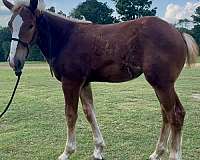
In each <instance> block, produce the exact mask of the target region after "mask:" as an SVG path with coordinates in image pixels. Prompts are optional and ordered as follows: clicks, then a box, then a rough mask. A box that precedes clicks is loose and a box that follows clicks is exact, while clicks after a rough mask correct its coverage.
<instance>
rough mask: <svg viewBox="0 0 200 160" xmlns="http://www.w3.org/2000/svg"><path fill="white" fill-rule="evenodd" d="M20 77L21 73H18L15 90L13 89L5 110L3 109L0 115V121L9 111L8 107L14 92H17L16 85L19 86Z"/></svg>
mask: <svg viewBox="0 0 200 160" xmlns="http://www.w3.org/2000/svg"><path fill="white" fill-rule="evenodd" d="M21 75H22V72H20V73H18V75H17V81H16V84H15V88H14V90H13V93H12V96H11V98H10V101H9V102H8V104H7V106H6V108H5V109H4V111H3V112H2V113H1V115H0V119H1V118H2V117H3V115H4V114H5V113H6V112H7V110H8V109H9V107H10V105H11V103H12V100H13V98H14V96H15V92H16V90H17V87H18V84H19V81H20V78H21Z"/></svg>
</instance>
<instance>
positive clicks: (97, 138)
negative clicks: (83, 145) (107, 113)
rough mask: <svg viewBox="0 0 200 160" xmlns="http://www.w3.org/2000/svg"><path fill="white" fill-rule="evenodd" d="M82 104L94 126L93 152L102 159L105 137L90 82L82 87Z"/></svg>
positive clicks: (94, 156) (96, 157)
mask: <svg viewBox="0 0 200 160" xmlns="http://www.w3.org/2000/svg"><path fill="white" fill-rule="evenodd" d="M80 98H81V102H82V106H83V111H84V113H85V115H86V118H87V120H88V122H89V123H90V125H91V127H92V132H93V135H94V143H95V149H94V153H93V158H94V159H98V160H102V159H103V157H102V152H103V147H104V146H105V144H104V140H103V137H102V135H101V132H100V129H99V126H98V124H97V120H96V116H95V112H94V107H93V97H92V90H91V86H90V84H88V85H87V86H84V87H83V88H82V89H81V94H80Z"/></svg>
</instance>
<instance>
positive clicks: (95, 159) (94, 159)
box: [92, 156, 105, 160]
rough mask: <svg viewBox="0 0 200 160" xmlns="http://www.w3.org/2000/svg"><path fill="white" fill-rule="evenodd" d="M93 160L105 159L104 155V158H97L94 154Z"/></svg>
mask: <svg viewBox="0 0 200 160" xmlns="http://www.w3.org/2000/svg"><path fill="white" fill-rule="evenodd" d="M92 160H105V159H104V158H103V157H102V158H95V157H94V156H92Z"/></svg>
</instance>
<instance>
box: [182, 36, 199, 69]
mask: <svg viewBox="0 0 200 160" xmlns="http://www.w3.org/2000/svg"><path fill="white" fill-rule="evenodd" d="M182 35H183V38H184V40H185V43H186V45H187V48H188V51H187V64H188V65H189V66H190V65H191V64H193V63H195V62H196V59H197V55H198V54H199V47H198V45H197V43H196V41H195V40H194V38H193V37H192V36H191V35H189V34H187V33H182Z"/></svg>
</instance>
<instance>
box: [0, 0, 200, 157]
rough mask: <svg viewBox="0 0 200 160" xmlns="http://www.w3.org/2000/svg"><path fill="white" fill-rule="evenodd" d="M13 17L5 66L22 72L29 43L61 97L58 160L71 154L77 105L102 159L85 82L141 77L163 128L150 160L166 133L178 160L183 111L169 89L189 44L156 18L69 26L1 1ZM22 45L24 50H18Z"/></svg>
mask: <svg viewBox="0 0 200 160" xmlns="http://www.w3.org/2000/svg"><path fill="white" fill-rule="evenodd" d="M3 2H4V4H5V5H6V7H8V8H9V9H10V10H12V12H13V15H12V17H11V20H10V22H9V27H10V28H11V30H12V38H13V39H12V42H11V49H10V55H9V63H10V66H11V67H12V68H13V69H14V71H15V72H16V73H18V72H21V70H22V69H23V66H24V63H25V58H26V55H27V52H28V48H27V47H26V46H27V45H28V44H31V43H32V42H33V41H34V40H35V41H36V43H37V45H38V46H39V47H40V49H41V50H42V52H43V54H44V56H45V57H46V59H47V61H48V63H49V64H50V66H51V68H52V70H53V72H54V74H55V76H56V78H57V79H58V80H59V81H61V83H62V88H63V92H64V97H65V114H66V119H67V126H68V140H67V144H66V147H65V150H64V152H63V154H62V155H61V156H60V157H59V159H60V160H68V159H69V158H70V156H71V154H72V153H73V152H74V151H75V149H76V138H75V124H76V120H77V117H78V115H77V108H78V100H79V97H80V98H81V102H82V105H83V110H84V112H85V115H86V117H87V120H88V121H89V123H90V124H91V127H92V131H93V135H94V142H95V149H94V153H93V158H94V159H96V160H97V159H99V160H102V159H103V157H102V152H103V147H104V145H105V144H104V140H103V137H102V135H101V132H100V129H99V126H98V124H97V120H96V116H95V112H94V107H93V99H92V90H91V86H90V82H94V81H98V82H112V83H113V82H124V81H128V80H131V79H134V78H137V77H138V76H140V75H141V74H142V73H144V75H145V78H146V80H147V81H148V82H149V83H150V84H151V86H152V87H153V89H154V90H155V93H156V95H157V97H158V100H159V102H160V105H161V110H162V115H163V126H162V128H161V134H160V138H159V140H158V143H157V146H156V149H155V151H154V153H153V154H152V155H151V156H150V158H149V159H150V160H159V159H160V158H161V157H162V155H163V153H164V151H165V149H166V147H167V140H168V138H169V135H170V133H171V139H172V140H171V149H170V156H169V159H170V160H181V130H182V126H183V122H184V116H185V111H184V109H183V106H182V104H181V102H180V100H179V98H178V96H177V94H176V91H175V88H174V84H175V81H176V79H177V78H178V76H179V74H180V72H181V70H182V68H183V66H184V64H185V61H186V58H187V62H188V64H191V63H193V62H194V59H195V57H196V55H197V54H198V47H197V44H196V42H195V41H194V39H193V38H192V37H191V36H190V35H188V34H185V33H180V32H178V31H177V30H176V29H175V28H174V27H173V26H172V25H170V24H168V23H167V22H165V21H163V20H161V19H159V18H156V17H144V18H141V19H138V20H135V21H129V22H124V23H119V24H111V25H97V24H89V23H79V22H74V21H70V20H67V19H64V18H61V17H58V16H55V15H52V14H50V13H48V12H46V11H43V10H39V9H37V7H38V0H31V1H30V4H25V3H20V4H17V5H13V4H12V3H10V2H8V1H7V0H3ZM24 44H27V45H24Z"/></svg>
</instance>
